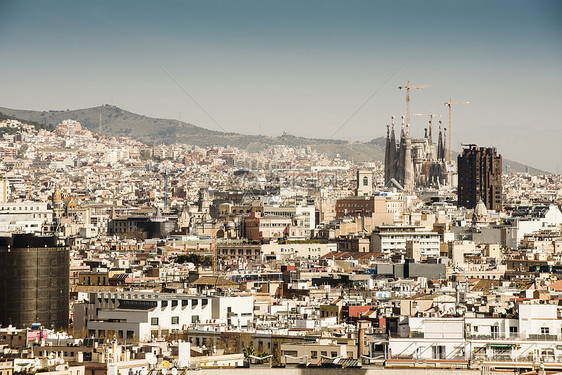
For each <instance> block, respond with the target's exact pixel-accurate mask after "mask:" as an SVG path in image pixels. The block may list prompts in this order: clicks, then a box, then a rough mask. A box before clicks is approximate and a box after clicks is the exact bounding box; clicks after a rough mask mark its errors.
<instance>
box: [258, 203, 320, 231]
mask: <svg viewBox="0 0 562 375" xmlns="http://www.w3.org/2000/svg"><path fill="white" fill-rule="evenodd" d="M262 216H264V217H267V216H281V217H287V218H292V219H294V221H295V222H297V225H298V226H303V227H305V228H308V229H310V230H312V229H314V228H315V227H316V208H315V207H314V206H271V205H264V206H263V215H262Z"/></svg>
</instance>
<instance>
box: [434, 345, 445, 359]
mask: <svg viewBox="0 0 562 375" xmlns="http://www.w3.org/2000/svg"><path fill="white" fill-rule="evenodd" d="M431 349H432V352H433V353H432V354H433V359H445V346H444V345H433V346H432V347H431Z"/></svg>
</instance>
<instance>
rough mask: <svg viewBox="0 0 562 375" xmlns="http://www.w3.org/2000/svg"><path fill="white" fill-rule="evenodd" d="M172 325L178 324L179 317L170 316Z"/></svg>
mask: <svg viewBox="0 0 562 375" xmlns="http://www.w3.org/2000/svg"><path fill="white" fill-rule="evenodd" d="M172 324H180V317H179V316H172Z"/></svg>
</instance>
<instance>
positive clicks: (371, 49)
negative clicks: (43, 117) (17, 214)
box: [0, 0, 562, 172]
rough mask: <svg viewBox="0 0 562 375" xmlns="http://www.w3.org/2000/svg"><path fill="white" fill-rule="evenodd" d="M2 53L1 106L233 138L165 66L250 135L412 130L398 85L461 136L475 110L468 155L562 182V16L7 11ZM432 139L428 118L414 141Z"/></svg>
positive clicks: (524, 1) (71, 7)
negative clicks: (93, 114)
mask: <svg viewBox="0 0 562 375" xmlns="http://www.w3.org/2000/svg"><path fill="white" fill-rule="evenodd" d="M0 51H1V61H2V62H1V67H2V68H1V69H0V106H5V107H12V108H19V109H35V110H48V109H77V108H85V107H92V106H97V105H101V104H105V103H110V104H114V105H117V106H119V107H121V108H123V109H126V110H129V111H132V112H136V113H140V114H145V115H148V116H154V117H164V118H178V117H180V116H181V120H183V121H186V122H191V123H193V124H196V125H199V126H202V127H206V128H209V129H214V130H220V129H219V127H218V126H217V125H216V124H215V123H214V122H213V121H212V120H211V119H209V117H208V116H207V115H206V114H205V113H204V112H203V111H202V110H201V109H200V108H199V107H198V106H197V105H196V104H194V103H193V101H192V100H191V99H190V98H188V97H187V95H186V94H185V93H184V92H182V90H180V88H178V86H176V84H175V83H174V82H173V81H172V80H171V79H170V78H169V77H168V76H167V75H166V74H165V73H164V72H163V71H162V70H161V69H160V68H159V67H158V65H157V64H160V65H161V66H162V67H163V68H164V69H165V71H166V72H167V73H168V74H169V75H170V76H172V77H173V78H174V79H175V80H176V81H177V82H178V84H179V85H180V86H181V87H182V88H183V89H184V90H185V91H187V92H188V93H189V94H190V95H191V96H192V97H193V98H195V100H196V101H197V102H198V103H199V104H200V105H201V106H202V107H203V108H204V109H205V110H206V111H207V112H208V113H210V114H211V115H212V116H213V117H214V118H215V119H216V121H217V122H218V123H219V124H220V126H221V127H222V128H224V129H225V130H227V131H232V132H240V133H247V134H256V133H261V134H267V135H273V136H276V135H280V134H281V133H282V132H283V131H287V132H289V133H291V134H295V135H300V136H307V137H323V138H329V137H331V136H332V135H333V134H334V132H336V131H337V129H338V128H340V126H341V125H342V124H343V123H345V122H346V121H347V120H349V118H350V117H351V116H352V114H353V113H354V112H355V111H356V110H357V109H358V108H360V107H361V105H362V104H363V103H364V102H365V101H366V100H367V99H368V98H369V97H371V96H372V95H373V94H375V93H376V95H374V96H373V97H372V99H371V100H370V101H369V102H368V103H367V104H366V105H365V106H364V107H363V108H362V109H361V110H360V111H359V112H358V113H357V114H356V115H355V116H354V117H353V118H352V119H351V120H349V122H348V123H347V124H346V125H345V126H344V127H343V128H342V129H341V130H340V131H339V132H338V133H337V134H336V135H335V136H334V138H340V139H348V140H361V141H366V140H370V139H372V138H375V137H379V136H383V135H384V134H385V129H386V127H385V125H386V124H387V123H389V121H390V116H391V115H396V116H397V117H399V116H400V115H402V114H404V112H405V92H403V91H400V90H398V86H399V85H403V84H405V83H406V81H407V80H410V81H411V82H412V84H429V85H431V87H430V88H425V89H420V90H414V91H413V92H412V104H411V106H412V112H413V113H416V112H434V113H441V114H443V118H442V120H443V123H444V124H446V123H447V122H448V117H447V114H448V112H447V110H446V107H444V105H443V103H444V102H445V101H446V100H447V99H449V98H450V97H452V98H453V100H458V101H470V104H468V105H459V106H456V107H455V108H454V110H453V140H454V142H453V147H454V148H455V149H459V148H460V147H459V144H460V143H461V142H462V143H476V144H479V145H482V146H496V147H497V148H498V151H499V152H500V153H501V154H503V156H504V157H506V158H509V159H513V160H516V161H521V162H524V163H528V164H530V165H532V166H535V167H538V168H543V169H547V170H550V171H553V172H556V171H557V170H558V171H561V172H562V161H561V160H562V131H561V129H562V121H561V120H560V118H561V112H562V108H561V107H562V105H561V104H562V2H561V1H540V0H537V1H529V0H521V1H518V0H504V1H491V0H485V1H453V0H443V1H432V0H426V1H419V0H416V1H395V0H393V1H390V0H389V1H359V0H358V1H353V0H351V1H343V0H342V1H331V0H318V1H312V0H311V1H307V0H294V1H291V0H289V1H287V0H283V1H281V0H278V1H264V0H256V1H235V0H222V1H215V0H201V1H139V0H134V1H133V0H131V1H115V0H112V1H100V0H97V1H87V2H86V1H76V0H68V1H58V0H54V1H40V0H37V1H22V0H17V1H15V0H14V1H7V0H0ZM401 66H402V68H401V69H400V67H401ZM393 74H394V76H393ZM386 81H388V82H387V83H386V84H384V83H385V82H386ZM383 84H384V85H383ZM381 87H382V88H381ZM377 90H378V91H377ZM426 124H427V119H426V118H421V117H413V118H412V131H413V135H414V136H421V135H422V134H423V128H424V127H425V126H426Z"/></svg>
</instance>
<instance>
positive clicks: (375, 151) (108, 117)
mask: <svg viewBox="0 0 562 375" xmlns="http://www.w3.org/2000/svg"><path fill="white" fill-rule="evenodd" d="M0 113H2V114H4V115H6V116H8V117H12V118H18V119H22V120H26V121H32V122H34V123H36V124H37V125H36V126H42V127H49V126H55V125H56V124H59V123H61V122H62V121H63V120H67V119H72V120H76V121H78V122H80V123H81V124H82V126H84V127H86V128H87V129H89V130H91V131H93V132H95V133H99V134H103V135H107V136H127V137H131V138H134V139H137V140H139V141H141V142H143V143H146V144H160V143H164V144H172V143H184V144H190V145H195V146H201V147H208V146H227V145H230V146H233V147H238V148H241V149H245V150H249V151H255V150H259V149H261V148H263V147H265V146H268V145H286V146H292V147H306V146H311V147H312V148H313V149H315V150H317V151H319V152H323V153H326V154H327V155H329V156H331V157H335V156H336V155H339V156H340V157H342V158H344V159H348V160H354V161H356V162H364V161H375V160H379V161H382V160H384V147H385V138H384V137H379V138H375V139H373V140H371V141H369V142H365V143H363V142H347V141H342V140H332V139H316V138H303V137H296V136H293V135H289V134H283V135H282V136H279V137H268V136H263V135H246V134H239V133H225V132H219V131H214V130H208V129H205V128H201V127H199V126H195V125H193V124H189V123H185V122H181V121H177V120H167V119H158V118H152V117H147V116H143V115H139V114H136V113H132V112H128V111H125V110H123V109H121V108H118V107H115V106H112V105H107V104H106V105H103V106H99V107H92V108H84V109H76V110H72V111H70V110H67V111H43V112H40V111H29V110H19V109H11V108H2V107H0ZM504 165H509V171H512V172H524V171H525V170H526V168H527V166H525V165H524V164H521V163H517V162H514V161H510V160H504ZM528 168H529V172H530V173H533V174H542V173H547V172H544V171H541V170H539V169H536V168H532V167H528Z"/></svg>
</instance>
